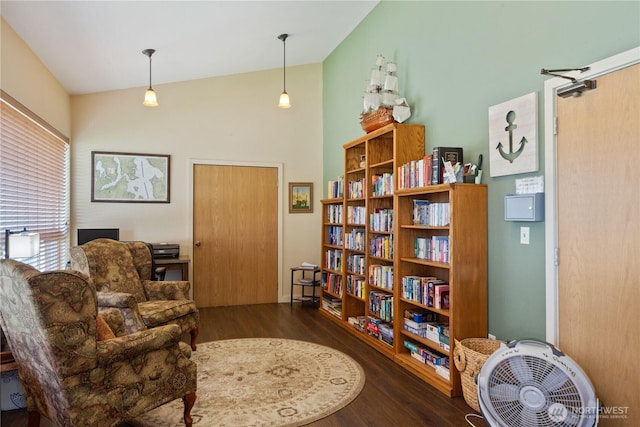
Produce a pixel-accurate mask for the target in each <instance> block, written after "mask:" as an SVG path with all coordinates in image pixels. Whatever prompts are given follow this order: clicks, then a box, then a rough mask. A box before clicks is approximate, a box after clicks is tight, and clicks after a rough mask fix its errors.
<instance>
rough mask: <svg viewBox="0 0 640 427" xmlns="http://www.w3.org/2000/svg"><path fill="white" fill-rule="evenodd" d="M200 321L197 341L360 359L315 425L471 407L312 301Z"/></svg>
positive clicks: (456, 421) (384, 420)
mask: <svg viewBox="0 0 640 427" xmlns="http://www.w3.org/2000/svg"><path fill="white" fill-rule="evenodd" d="M200 321H201V323H200V325H201V326H200V337H199V342H207V341H213V340H222V339H230V338H249V337H265V338H268V337H276V338H290V339H297V340H305V341H311V342H315V343H318V344H322V345H326V346H329V347H333V348H335V349H337V350H340V351H342V352H344V353H346V354H348V355H350V356H351V357H353V358H354V359H355V360H356V361H357V362H358V363H360V364H361V365H362V367H363V369H364V371H365V374H366V383H365V386H364V389H363V390H362V392H361V393H360V395H359V396H358V397H357V398H356V399H355V400H354V401H353V402H351V404H349V405H348V406H347V407H345V408H343V409H342V410H340V411H338V412H337V413H335V414H333V415H331V416H329V417H326V418H324V419H322V420H319V421H316V422H314V423H312V424H311V426H313V427H338V426H339V427H343V426H349V427H356V426H385V427H388V426H398V427H411V426H433V427H453V426H455V427H458V426H467V425H468V423H467V422H466V421H465V415H466V414H467V413H472V412H473V411H472V410H471V408H469V407H468V406H467V404H466V403H465V402H464V399H463V398H461V397H457V398H449V397H446V396H445V395H443V394H442V393H440V392H438V391H437V390H435V389H434V388H433V387H431V386H429V385H428V384H427V383H425V382H424V381H422V380H420V379H418V378H417V377H415V376H414V375H412V374H411V373H409V372H407V371H405V370H404V369H402V368H401V367H399V366H398V365H396V364H395V363H394V362H393V361H391V360H389V359H388V358H386V357H385V356H383V355H382V354H380V353H379V352H377V351H375V350H373V349H372V348H371V347H369V346H368V345H366V344H365V343H363V342H362V341H360V340H359V339H358V338H356V337H355V336H353V335H352V334H351V333H349V332H348V331H345V330H344V329H343V328H341V327H340V326H339V325H336V324H334V322H332V321H330V320H329V319H327V318H325V317H324V316H322V315H320V314H319V313H318V311H317V309H316V310H314V309H312V308H311V307H310V306H309V305H305V306H302V305H301V304H299V303H298V304H294V305H293V307H290V306H289V304H261V305H250V306H235V307H216V308H201V309H200ZM186 338H188V337H185V339H186ZM473 423H474V424H475V425H476V426H478V427H479V426H484V425H485V424H484V423H483V422H482V421H481V420H479V419H477V418H474V419H473ZM25 425H26V412H25V411H24V410H16V411H8V412H2V426H3V427H18V426H20V427H22V426H25ZM42 425H43V426H44V425H45V422H43V423H42Z"/></svg>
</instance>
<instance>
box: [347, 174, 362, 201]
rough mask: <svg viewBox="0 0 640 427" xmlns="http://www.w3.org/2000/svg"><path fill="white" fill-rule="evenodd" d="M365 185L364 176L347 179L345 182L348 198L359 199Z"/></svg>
mask: <svg viewBox="0 0 640 427" xmlns="http://www.w3.org/2000/svg"><path fill="white" fill-rule="evenodd" d="M365 190H366V187H365V181H364V178H361V179H359V180H357V181H349V183H348V184H347V194H348V195H349V199H361V198H363V197H364V193H365Z"/></svg>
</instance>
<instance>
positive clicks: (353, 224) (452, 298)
mask: <svg viewBox="0 0 640 427" xmlns="http://www.w3.org/2000/svg"><path fill="white" fill-rule="evenodd" d="M343 148H344V194H343V195H342V197H337V198H332V199H325V200H322V206H323V207H322V209H323V223H322V234H323V237H322V265H321V270H322V297H323V303H322V305H321V307H320V310H319V311H320V313H321V314H323V315H325V316H326V317H327V318H328V319H331V320H332V321H335V322H337V323H338V324H339V325H341V326H342V327H344V328H345V329H346V330H348V331H350V332H351V333H353V334H354V335H355V336H357V337H359V338H360V339H362V340H363V341H364V342H366V343H367V344H368V345H370V346H371V347H372V348H374V349H376V350H377V351H379V352H381V353H382V354H384V355H385V356H387V357H389V358H391V359H393V360H394V361H395V362H396V363H398V364H399V365H401V366H402V367H404V368H405V369H407V370H408V371H410V372H412V373H413V374H415V375H417V376H418V377H420V378H422V379H423V380H425V381H427V382H429V383H430V384H432V385H433V386H434V387H436V388H437V389H438V390H440V391H441V392H443V393H444V394H446V395H448V396H460V395H462V388H461V383H460V376H459V373H458V372H457V370H456V369H455V366H454V363H453V360H452V359H451V357H452V355H453V347H454V342H455V341H454V340H455V339H458V340H460V339H463V338H467V337H484V336H486V334H487V292H486V288H487V189H486V186H485V185H475V184H440V185H434V186H427V187H422V188H417V189H403V190H398V185H397V176H396V174H397V171H398V168H399V167H400V166H402V165H404V164H406V163H407V162H409V161H412V160H419V159H422V158H423V157H424V156H425V142H424V126H422V125H406V124H397V123H394V124H391V125H387V126H385V127H383V128H380V129H378V130H376V131H373V132H370V133H369V134H367V135H363V136H362V137H360V138H357V139H355V140H353V141H350V142H348V143H346V144H344V146H343ZM390 175H393V176H392V177H390ZM389 183H390V184H389ZM389 185H390V187H389ZM416 199H418V200H423V201H428V202H429V203H449V208H450V222H449V223H448V224H446V225H438V226H424V225H415V224H414V221H413V209H414V200H416ZM338 206H341V207H342V214H343V215H342V217H341V219H340V221H338V222H339V223H338V222H336V221H329V220H328V218H330V214H329V213H330V211H335V210H336V209H338V208H337V207H338ZM372 215H375V216H374V217H372ZM374 219H375V220H374ZM336 227H339V230H340V231H341V233H342V245H338V244H336V241H335V239H334V238H333V237H332V236H333V235H335V233H336V230H337V228H336ZM362 236H364V237H363V238H364V247H363V246H362V245H361V243H362V242H361V239H362ZM433 236H449V237H448V240H449V253H448V256H449V259H448V262H443V261H442V260H440V261H438V260H428V259H418V258H416V254H415V251H414V244H415V240H416V238H418V237H419V238H424V239H431V238H432V237H433ZM356 241H357V242H358V243H357V244H356V243H354V242H356ZM336 256H341V261H340V264H339V267H338V266H337V265H336V264H335V263H334V262H335V261H334V260H335V258H336ZM404 276H424V277H427V276H428V277H435V278H438V279H441V280H444V281H445V282H447V284H448V285H449V308H447V309H443V308H435V307H429V306H427V305H426V304H422V303H420V302H417V301H413V300H411V299H408V298H405V295H403V292H402V277H404ZM390 277H391V278H390ZM336 280H339V281H340V282H341V287H340V289H339V291H337V289H336V287H335V286H333V284H334V283H335V281H336ZM327 301H333V305H337V304H339V305H340V310H335V309H334V308H332V307H331V306H330V305H329V303H328V302H327ZM405 310H414V311H421V312H424V313H431V315H432V316H434V317H436V318H437V320H438V322H439V323H441V324H445V323H446V324H448V328H449V340H450V343H449V349H445V348H443V347H442V346H441V345H440V344H439V342H436V341H433V340H429V339H427V338H424V337H421V336H419V335H416V334H413V333H411V332H409V331H407V330H405V329H404V327H403V325H404V319H403V313H404V311H405ZM358 318H360V322H362V321H363V320H365V321H366V320H367V319H370V320H371V322H372V325H373V324H374V323H376V322H379V323H380V324H381V325H386V326H382V327H386V328H389V329H390V330H391V331H392V332H393V333H392V337H393V338H392V339H393V341H392V343H389V342H385V341H389V339H388V335H385V336H384V337H385V340H383V339H381V338H382V337H381V335H382V334H380V333H379V334H378V336H377V337H376V336H375V335H376V334H375V329H376V328H375V327H374V326H371V327H372V330H373V333H369V332H368V331H367V328H366V324H365V327H364V330H363V328H362V326H359V327H355V326H354V325H353V323H357V322H354V319H358ZM378 332H380V330H378ZM405 341H408V342H409V343H411V345H419V346H421V347H423V348H426V349H428V350H429V351H430V352H432V353H433V354H435V355H437V356H438V357H449V378H448V379H447V378H445V377H443V376H441V375H440V374H438V373H436V369H435V368H434V367H432V366H430V365H429V364H426V363H424V362H423V361H420V360H418V359H416V358H415V357H413V356H412V355H411V352H410V350H409V349H407V348H406V347H405V345H404V343H405Z"/></svg>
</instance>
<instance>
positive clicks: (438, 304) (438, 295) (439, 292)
mask: <svg viewBox="0 0 640 427" xmlns="http://www.w3.org/2000/svg"><path fill="white" fill-rule="evenodd" d="M433 289H434V298H433V300H434V305H435V308H445V307H443V306H442V297H443V294H444V292H447V305H449V304H448V301H449V285H435V286H434V287H433Z"/></svg>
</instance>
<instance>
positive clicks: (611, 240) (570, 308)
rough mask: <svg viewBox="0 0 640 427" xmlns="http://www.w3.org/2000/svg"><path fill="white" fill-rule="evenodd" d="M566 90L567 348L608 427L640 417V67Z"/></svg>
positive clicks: (562, 278) (562, 249)
mask: <svg viewBox="0 0 640 427" xmlns="http://www.w3.org/2000/svg"><path fill="white" fill-rule="evenodd" d="M596 80H597V88H596V89H595V90H590V91H587V92H584V93H583V94H582V96H580V97H577V98H571V97H570V98H558V109H557V113H558V138H557V177H558V178H557V192H558V193H557V194H558V197H557V200H558V202H557V203H558V248H559V264H558V312H559V318H558V346H559V347H560V349H561V350H562V351H563V352H565V353H566V354H568V355H569V356H570V357H572V358H573V359H574V360H575V361H576V362H577V363H578V365H580V366H581V367H582V369H584V370H585V372H586V373H587V375H588V376H589V378H590V379H591V382H592V383H593V384H594V387H595V389H596V395H597V396H598V397H599V398H600V399H601V401H602V404H603V405H604V407H605V410H608V411H617V413H616V414H615V415H616V416H622V418H614V416H613V415H614V414H611V413H609V414H607V413H603V414H602V417H601V421H600V425H602V426H608V425H615V426H623V425H624V426H631V425H638V423H639V422H640V364H639V363H638V358H639V357H640V320H639V319H640V171H639V170H638V166H640V65H634V66H630V67H627V68H624V69H622V70H619V71H616V72H613V73H610V74H607V75H604V76H600V77H598V78H597V79H596Z"/></svg>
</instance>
